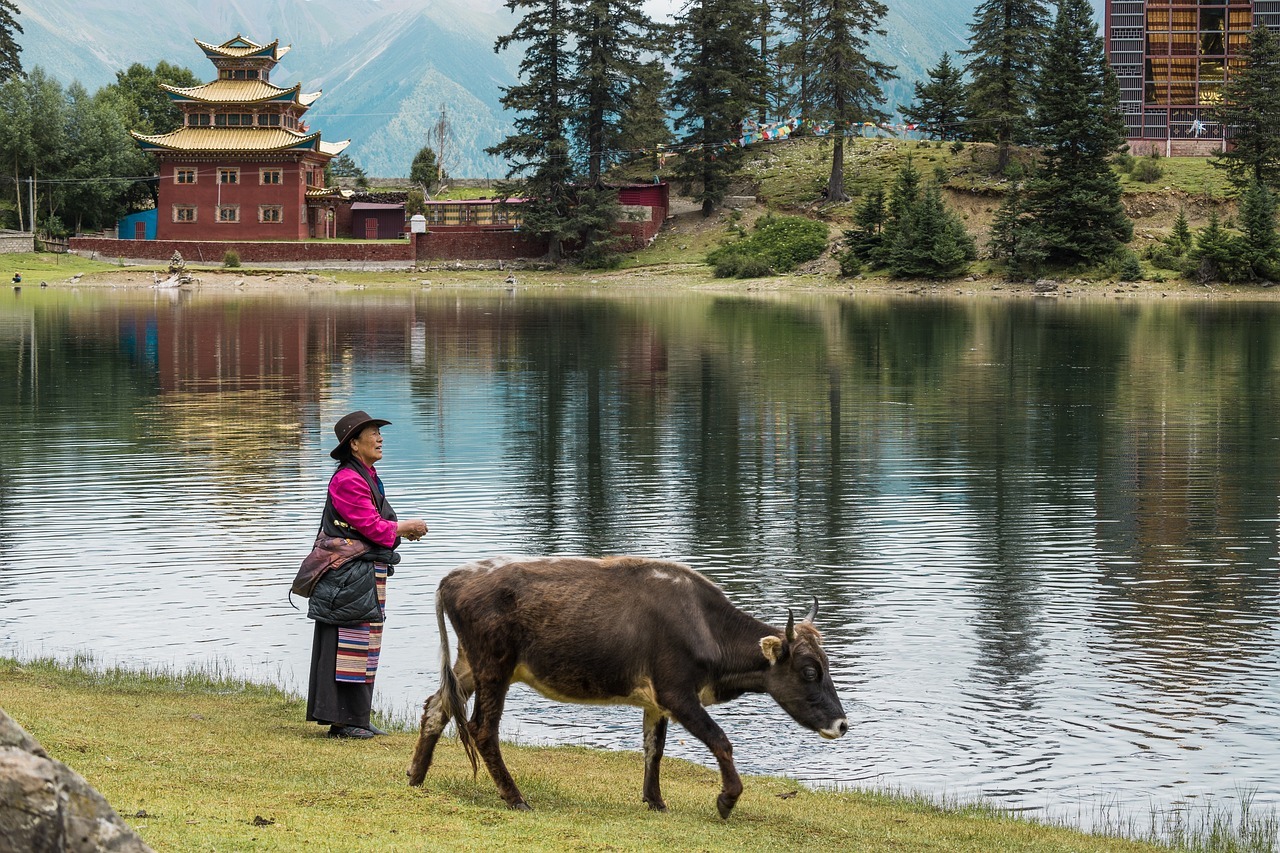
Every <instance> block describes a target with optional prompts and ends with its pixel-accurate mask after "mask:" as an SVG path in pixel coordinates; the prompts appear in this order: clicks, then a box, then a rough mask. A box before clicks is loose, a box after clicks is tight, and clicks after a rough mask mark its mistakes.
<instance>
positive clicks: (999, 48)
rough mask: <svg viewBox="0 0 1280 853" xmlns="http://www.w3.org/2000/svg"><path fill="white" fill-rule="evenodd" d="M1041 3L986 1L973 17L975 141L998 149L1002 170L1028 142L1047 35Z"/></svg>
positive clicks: (971, 89) (970, 108)
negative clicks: (1013, 151) (1018, 146)
mask: <svg viewBox="0 0 1280 853" xmlns="http://www.w3.org/2000/svg"><path fill="white" fill-rule="evenodd" d="M1047 21H1048V10H1047V5H1046V4H1045V3H1044V2H1043V0H983V2H982V3H980V4H979V5H978V7H977V8H976V9H975V10H974V12H973V23H971V24H970V25H969V31H970V33H971V34H972V36H971V38H970V39H969V47H968V48H967V49H965V50H963V51H961V53H962V54H963V55H964V56H966V57H968V58H969V64H968V66H967V70H968V72H969V79H970V81H971V82H970V83H969V105H968V113H969V119H970V121H972V122H973V123H974V127H975V130H974V132H973V133H972V136H973V137H974V138H976V139H991V140H994V141H995V142H996V143H997V144H998V146H999V158H1000V159H999V167H1000V170H1001V171H1002V172H1003V171H1004V169H1005V167H1007V166H1008V165H1009V148H1010V146H1011V145H1012V144H1013V143H1015V142H1023V141H1025V140H1026V138H1027V135H1028V130H1029V127H1030V124H1029V117H1030V114H1031V108H1032V103H1033V99H1032V84H1033V81H1034V80H1035V76H1036V71H1037V69H1038V68H1039V67H1040V62H1039V56H1040V50H1041V47H1042V45H1043V44H1044V40H1045V36H1046V34H1047V32H1048V26H1047Z"/></svg>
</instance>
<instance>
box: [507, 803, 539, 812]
mask: <svg viewBox="0 0 1280 853" xmlns="http://www.w3.org/2000/svg"><path fill="white" fill-rule="evenodd" d="M507 808H509V809H511V810H512V811H513V812H531V811H533V806H531V805H529V804H528V803H526V802H525V801H524V800H520V801H518V802H514V803H511V804H510V805H509V806H507Z"/></svg>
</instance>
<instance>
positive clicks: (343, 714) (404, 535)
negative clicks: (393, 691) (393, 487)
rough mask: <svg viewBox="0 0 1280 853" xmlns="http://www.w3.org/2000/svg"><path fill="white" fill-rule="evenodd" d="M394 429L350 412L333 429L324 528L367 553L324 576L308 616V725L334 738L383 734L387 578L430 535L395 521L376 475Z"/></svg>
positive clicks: (418, 524) (417, 523)
mask: <svg viewBox="0 0 1280 853" xmlns="http://www.w3.org/2000/svg"><path fill="white" fill-rule="evenodd" d="M390 423H391V422H390V421H384V420H379V419H378V418H372V417H370V416H369V415H368V414H366V413H365V412H352V413H351V414H349V415H346V416H344V417H343V418H342V420H340V421H338V423H337V424H335V425H334V427H333V432H334V435H336V436H337V438H338V446H337V447H335V448H334V449H333V450H332V451H330V453H329V455H330V456H332V457H333V458H334V459H336V460H338V470H337V471H335V472H334V474H333V477H332V478H331V479H330V480H329V496H328V498H327V499H326V500H325V504H324V515H323V516H322V517H321V521H320V527H321V530H322V531H323V532H324V534H325V535H326V536H332V537H344V538H347V539H351V540H354V541H356V542H358V543H360V544H361V545H367V546H368V548H367V550H364V551H363V553H360V554H359V555H358V556H356V557H354V558H352V559H350V560H347V561H346V562H345V563H342V564H341V565H339V566H337V567H336V568H333V569H330V570H329V571H328V572H326V573H325V574H324V575H323V576H321V578H320V580H319V581H318V582H317V583H316V586H315V589H314V591H313V592H312V593H311V605H310V607H309V608H308V611H307V615H308V616H309V617H311V618H312V619H314V620H315V621H316V633H315V643H314V645H313V647H312V650H311V680H310V685H309V688H308V690H307V719H308V720H314V721H315V722H317V723H320V724H321V725H326V726H329V737H337V738H360V739H364V738H371V737H373V736H375V735H381V734H386V732H384V731H382V730H381V729H378V728H376V727H374V725H373V724H372V723H371V722H370V721H369V711H370V709H371V708H372V706H373V680H374V677H375V676H376V675H377V672H378V653H379V651H380V650H381V647H382V623H383V620H384V619H385V618H386V589H387V577H388V576H389V575H391V574H394V572H395V569H394V568H393V567H394V566H395V564H396V563H398V562H400V555H399V554H397V553H396V552H395V549H396V548H397V547H399V545H400V541H401V540H402V539H408V540H410V541H416V540H418V539H421V538H422V536H423V534H425V533H426V532H427V525H426V524H424V523H423V522H422V520H421V519H417V518H415V519H412V520H410V521H399V520H398V519H397V518H396V514H395V511H394V510H393V509H392V508H391V504H390V503H388V502H387V498H386V494H385V493H384V491H383V488H382V480H380V479H379V478H378V472H377V471H376V470H375V469H374V467H373V466H374V464H375V463H376V462H378V461H379V460H381V459H382V427H384V426H387V425H388V424H390Z"/></svg>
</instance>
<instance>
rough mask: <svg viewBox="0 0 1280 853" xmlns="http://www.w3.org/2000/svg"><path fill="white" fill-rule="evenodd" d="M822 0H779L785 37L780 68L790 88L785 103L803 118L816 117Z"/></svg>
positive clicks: (790, 110)
mask: <svg viewBox="0 0 1280 853" xmlns="http://www.w3.org/2000/svg"><path fill="white" fill-rule="evenodd" d="M819 2H820V0H779V3H778V12H779V17H780V19H781V22H782V25H783V28H784V30H783V31H784V34H785V35H784V38H785V37H789V40H786V41H782V42H780V43H779V44H778V50H777V54H776V55H777V59H778V68H779V69H780V70H781V72H782V80H783V82H784V83H785V84H786V86H785V88H786V90H789V93H790V94H789V96H788V97H787V98H786V99H785V101H784V103H783V109H784V110H786V111H787V112H792V113H798V114H799V115H800V117H801V118H803V119H811V118H812V117H813V69H814V67H815V66H816V65H817V57H816V53H815V48H814V45H815V42H814V35H815V33H816V32H817V28H818V4H819Z"/></svg>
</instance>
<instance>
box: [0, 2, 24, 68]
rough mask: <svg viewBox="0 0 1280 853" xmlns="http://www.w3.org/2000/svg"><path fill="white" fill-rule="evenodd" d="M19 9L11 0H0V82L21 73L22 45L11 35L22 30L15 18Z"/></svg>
mask: <svg viewBox="0 0 1280 853" xmlns="http://www.w3.org/2000/svg"><path fill="white" fill-rule="evenodd" d="M20 11H21V10H19V9H18V7H17V6H15V5H14V3H13V0H0V83H2V82H4V81H5V80H8V79H9V78H10V77H16V76H18V75H19V74H21V73H22V61H21V60H20V59H19V54H21V53H22V46H21V45H19V44H18V42H17V40H16V39H15V38H14V37H13V34H14V33H20V32H22V25H21V24H19V23H18V19H17V15H18V14H19V12H20Z"/></svg>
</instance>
